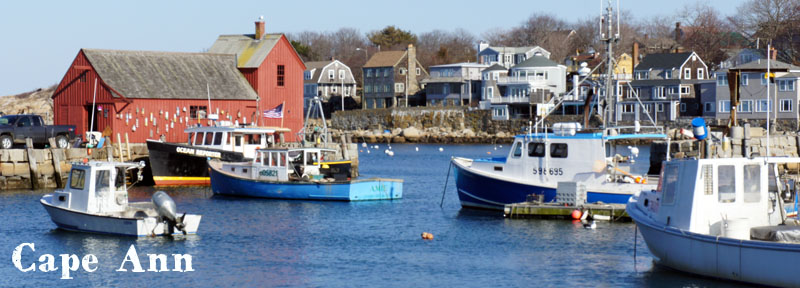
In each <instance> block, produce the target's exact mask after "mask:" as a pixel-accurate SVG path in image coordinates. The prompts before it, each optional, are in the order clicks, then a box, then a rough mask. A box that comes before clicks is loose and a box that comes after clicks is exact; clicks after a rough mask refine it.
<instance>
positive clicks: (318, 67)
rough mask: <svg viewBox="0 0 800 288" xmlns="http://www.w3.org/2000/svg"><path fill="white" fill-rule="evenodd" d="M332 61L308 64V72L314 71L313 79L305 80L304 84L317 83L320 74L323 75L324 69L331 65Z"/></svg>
mask: <svg viewBox="0 0 800 288" xmlns="http://www.w3.org/2000/svg"><path fill="white" fill-rule="evenodd" d="M331 62H333V61H331V60H328V61H313V62H306V71H312V73H311V79H305V80H303V83H317V78H319V73H322V68H325V66H328V64H331Z"/></svg>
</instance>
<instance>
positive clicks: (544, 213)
mask: <svg viewBox="0 0 800 288" xmlns="http://www.w3.org/2000/svg"><path fill="white" fill-rule="evenodd" d="M574 210H580V211H581V212H582V214H587V213H588V214H587V215H589V216H588V218H590V219H595V220H609V221H631V218H630V216H628V213H626V212H625V204H600V203H594V204H583V205H578V206H564V205H557V204H547V203H537V202H522V203H514V204H507V205H506V206H505V209H503V215H504V216H505V217H506V218H512V219H526V218H536V219H572V211H574Z"/></svg>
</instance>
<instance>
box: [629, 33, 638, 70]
mask: <svg viewBox="0 0 800 288" xmlns="http://www.w3.org/2000/svg"><path fill="white" fill-rule="evenodd" d="M631 54H632V55H631V58H633V59H631V64H632V65H633V69H636V65H637V64H639V42H636V41H633V52H632V53H631ZM631 72H633V71H631Z"/></svg>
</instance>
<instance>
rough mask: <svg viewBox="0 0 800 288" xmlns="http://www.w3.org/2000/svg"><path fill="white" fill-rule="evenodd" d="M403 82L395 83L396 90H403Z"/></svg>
mask: <svg viewBox="0 0 800 288" xmlns="http://www.w3.org/2000/svg"><path fill="white" fill-rule="evenodd" d="M403 88H404V87H403V83H394V91H395V92H403Z"/></svg>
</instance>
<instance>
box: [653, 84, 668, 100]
mask: <svg viewBox="0 0 800 288" xmlns="http://www.w3.org/2000/svg"><path fill="white" fill-rule="evenodd" d="M653 98H661V99H664V98H666V95H664V86H656V87H653Z"/></svg>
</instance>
